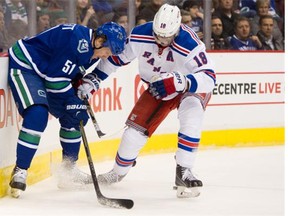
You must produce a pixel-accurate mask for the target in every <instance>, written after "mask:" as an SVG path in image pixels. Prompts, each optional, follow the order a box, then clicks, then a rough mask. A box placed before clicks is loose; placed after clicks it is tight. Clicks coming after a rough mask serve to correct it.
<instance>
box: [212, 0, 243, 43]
mask: <svg viewBox="0 0 288 216" xmlns="http://www.w3.org/2000/svg"><path fill="white" fill-rule="evenodd" d="M213 15H215V16H218V17H219V18H220V19H221V21H222V24H223V36H224V37H227V38H228V37H232V35H233V34H234V21H235V20H236V19H237V17H239V15H238V14H237V13H235V12H234V9H233V0H219V6H218V8H217V9H216V10H215V11H214V13H213Z"/></svg>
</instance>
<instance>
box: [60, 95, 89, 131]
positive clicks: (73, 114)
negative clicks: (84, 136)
mask: <svg viewBox="0 0 288 216" xmlns="http://www.w3.org/2000/svg"><path fill="white" fill-rule="evenodd" d="M65 110H66V113H65V115H64V116H63V117H61V119H60V123H61V126H62V127H66V128H69V129H70V128H75V129H76V130H80V129H79V124H80V121H81V120H83V124H84V125H86V123H87V121H88V119H89V116H88V113H87V107H86V105H85V104H84V101H82V100H80V99H79V98H78V97H76V96H75V97H73V98H69V99H68V100H67V102H66V104H65Z"/></svg>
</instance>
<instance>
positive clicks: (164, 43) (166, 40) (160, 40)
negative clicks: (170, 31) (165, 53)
mask: <svg viewBox="0 0 288 216" xmlns="http://www.w3.org/2000/svg"><path fill="white" fill-rule="evenodd" d="M154 37H155V41H156V43H157V44H159V45H161V46H164V47H166V46H169V45H170V44H171V43H172V42H173V40H174V38H175V35H173V36H171V37H161V36H159V35H156V34H155V33H154Z"/></svg>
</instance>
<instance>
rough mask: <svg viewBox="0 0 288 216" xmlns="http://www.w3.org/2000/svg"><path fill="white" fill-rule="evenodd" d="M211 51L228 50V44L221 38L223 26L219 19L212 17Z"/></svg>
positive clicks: (225, 39)
mask: <svg viewBox="0 0 288 216" xmlns="http://www.w3.org/2000/svg"><path fill="white" fill-rule="evenodd" d="M211 33H212V35H211V49H213V50H226V49H229V42H228V40H227V38H225V37H224V36H223V24H222V21H221V19H220V18H219V17H217V16H212V18H211Z"/></svg>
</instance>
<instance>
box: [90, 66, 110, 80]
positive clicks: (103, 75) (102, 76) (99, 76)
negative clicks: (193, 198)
mask: <svg viewBox="0 0 288 216" xmlns="http://www.w3.org/2000/svg"><path fill="white" fill-rule="evenodd" d="M93 73H95V74H96V75H97V77H98V78H99V79H100V80H105V79H106V78H107V77H108V75H107V74H106V73H104V72H103V71H101V70H99V69H98V68H97V67H96V68H95V69H94V70H93Z"/></svg>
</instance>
